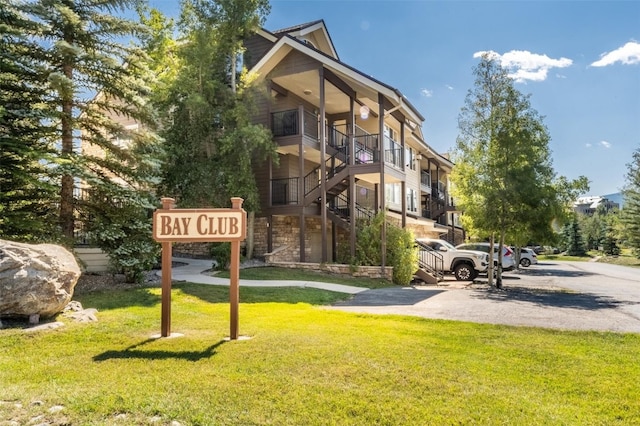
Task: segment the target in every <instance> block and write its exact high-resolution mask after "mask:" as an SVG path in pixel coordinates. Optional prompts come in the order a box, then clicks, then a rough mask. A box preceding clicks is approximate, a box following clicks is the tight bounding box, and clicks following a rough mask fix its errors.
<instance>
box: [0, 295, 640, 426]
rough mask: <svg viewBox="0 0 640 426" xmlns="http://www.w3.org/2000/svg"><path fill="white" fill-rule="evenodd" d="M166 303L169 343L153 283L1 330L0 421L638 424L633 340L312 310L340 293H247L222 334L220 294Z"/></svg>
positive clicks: (638, 376) (639, 389) (224, 317)
mask: <svg viewBox="0 0 640 426" xmlns="http://www.w3.org/2000/svg"><path fill="white" fill-rule="evenodd" d="M172 296H173V303H172V331H173V332H174V333H184V336H183V337H179V338H170V339H156V340H154V339H151V338H150V336H151V335H153V334H156V333H159V328H160V290H159V289H157V288H149V289H146V288H143V289H132V290H119V291H112V292H104V293H88V294H84V295H82V296H78V297H76V299H78V300H80V301H81V302H82V304H83V306H84V307H95V308H97V309H98V310H99V313H98V317H99V321H98V322H95V323H74V322H71V321H69V320H67V319H64V318H63V317H59V318H58V319H59V320H61V321H64V322H65V323H66V325H65V326H64V327H62V328H59V329H56V330H49V331H42V332H33V333H25V332H24V331H23V330H20V329H16V328H9V329H4V330H0V424H2V425H4V424H20V425H21V424H36V423H39V424H45V423H48V424H51V425H125V424H127V425H141V424H142V425H144V424H166V425H169V424H171V422H172V421H174V420H175V421H177V422H179V423H180V424H181V425H416V424H419V425H430V424H433V425H443V424H445V425H448V424H451V425H452V424H456V425H457V424H481V425H495V424H512V425H569V424H571V425H595V424H601V425H605V424H606V425H609V424H617V425H631V424H639V423H640V386H638V383H640V363H639V362H638V353H640V335H636V334H615V333H596V332H562V331H553V330H543V329H536V328H517V327H507V326H493V325H479V324H471V323H464V322H454V321H439V320H427V319H419V318H412V317H402V316H380V315H363V314H350V313H345V312H339V311H332V310H327V309H325V308H323V306H322V305H323V304H328V303H331V302H333V301H335V300H337V299H339V298H344V297H347V296H345V295H341V294H337V293H331V292H326V291H321V290H315V289H298V288H286V289H285V288H280V289H261V288H248V287H247V288H241V298H240V300H241V304H240V334H241V335H246V336H250V337H251V339H249V340H238V341H225V336H228V333H229V304H228V289H227V288H224V287H216V286H206V285H194V284H176V285H174V290H173V293H172ZM56 406H60V407H62V408H61V409H60V407H59V408H56ZM58 409H59V410H60V411H56V410H58ZM38 416H42V417H38ZM34 419H35V420H34ZM2 421H5V423H3V422H2ZM10 421H13V422H15V423H9V422H10Z"/></svg>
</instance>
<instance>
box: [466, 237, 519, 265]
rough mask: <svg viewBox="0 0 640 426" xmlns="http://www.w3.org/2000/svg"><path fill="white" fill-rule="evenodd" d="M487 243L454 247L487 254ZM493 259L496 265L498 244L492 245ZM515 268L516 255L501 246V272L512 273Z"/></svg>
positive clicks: (488, 245) (508, 248) (509, 249)
mask: <svg viewBox="0 0 640 426" xmlns="http://www.w3.org/2000/svg"><path fill="white" fill-rule="evenodd" d="M489 247H490V244H489V243H465V244H458V245H457V246H456V248H457V249H459V250H476V251H483V252H485V253H489ZM493 259H494V261H495V262H496V263H495V265H497V261H498V244H494V245H493ZM515 267H516V254H515V253H514V252H513V250H511V248H510V247H507V246H504V245H503V246H502V270H503V271H512V270H514V269H515Z"/></svg>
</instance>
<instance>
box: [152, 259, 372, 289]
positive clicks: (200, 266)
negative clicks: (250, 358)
mask: <svg viewBox="0 0 640 426" xmlns="http://www.w3.org/2000/svg"><path fill="white" fill-rule="evenodd" d="M172 261H174V262H176V263H186V265H183V266H175V267H173V268H172V275H171V279H172V281H186V282H191V283H197V284H209V285H222V286H228V285H229V278H218V277H215V276H210V275H207V274H205V273H204V272H205V271H208V270H210V269H211V267H212V266H213V262H212V261H211V260H206V259H188V258H183V257H174V258H172ZM161 273H162V271H158V274H161ZM240 286H243V287H302V288H306V287H309V288H318V289H321V290H329V291H335V292H338V293H347V294H356V293H361V292H363V291H367V290H368V289H367V288H364V287H353V286H348V285H342V284H331V283H323V282H316V281H293V280H292V281H289V280H283V281H267V280H243V279H241V280H240Z"/></svg>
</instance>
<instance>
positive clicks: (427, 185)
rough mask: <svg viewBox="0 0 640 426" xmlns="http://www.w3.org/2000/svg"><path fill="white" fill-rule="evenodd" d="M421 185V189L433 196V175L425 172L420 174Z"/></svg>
mask: <svg viewBox="0 0 640 426" xmlns="http://www.w3.org/2000/svg"><path fill="white" fill-rule="evenodd" d="M420 185H421V189H422V190H423V191H424V192H426V193H428V194H431V174H430V173H428V172H425V171H424V170H422V171H421V172H420Z"/></svg>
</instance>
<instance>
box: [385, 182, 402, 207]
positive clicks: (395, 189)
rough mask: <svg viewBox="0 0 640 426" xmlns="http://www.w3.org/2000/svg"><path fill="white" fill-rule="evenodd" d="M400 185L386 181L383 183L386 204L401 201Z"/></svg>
mask: <svg viewBox="0 0 640 426" xmlns="http://www.w3.org/2000/svg"><path fill="white" fill-rule="evenodd" d="M401 194H402V187H401V186H400V184H399V183H388V184H386V185H385V197H386V199H387V203H388V204H400V203H402V198H400V197H401V196H402V195H401Z"/></svg>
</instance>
